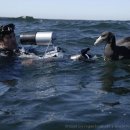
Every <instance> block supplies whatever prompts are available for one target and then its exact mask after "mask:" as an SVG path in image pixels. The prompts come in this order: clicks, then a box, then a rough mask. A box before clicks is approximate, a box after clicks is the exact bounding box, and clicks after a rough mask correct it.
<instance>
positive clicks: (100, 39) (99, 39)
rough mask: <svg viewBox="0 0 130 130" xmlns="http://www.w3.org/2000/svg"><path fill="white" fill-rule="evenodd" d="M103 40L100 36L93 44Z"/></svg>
mask: <svg viewBox="0 0 130 130" xmlns="http://www.w3.org/2000/svg"><path fill="white" fill-rule="evenodd" d="M102 41H103V39H102V37H101V36H100V37H99V38H98V39H97V40H96V41H95V43H94V45H97V44H98V43H101V42H102Z"/></svg>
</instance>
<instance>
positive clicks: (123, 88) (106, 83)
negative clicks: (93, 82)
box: [101, 61, 130, 94]
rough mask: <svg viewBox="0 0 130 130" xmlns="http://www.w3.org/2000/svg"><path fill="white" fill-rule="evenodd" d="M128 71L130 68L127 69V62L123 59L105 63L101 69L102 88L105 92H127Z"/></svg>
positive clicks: (128, 89) (129, 90) (129, 77)
mask: <svg viewBox="0 0 130 130" xmlns="http://www.w3.org/2000/svg"><path fill="white" fill-rule="evenodd" d="M129 73H130V69H128V63H126V62H125V61H124V62H121V61H117V62H109V63H106V64H105V65H104V68H103V69H102V76H101V81H102V90H104V91H107V92H114V93H116V94H127V93H129V92H130V88H129V86H128V82H130V80H129V79H130V76H129Z"/></svg>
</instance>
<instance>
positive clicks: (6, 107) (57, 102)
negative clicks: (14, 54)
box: [0, 18, 130, 130]
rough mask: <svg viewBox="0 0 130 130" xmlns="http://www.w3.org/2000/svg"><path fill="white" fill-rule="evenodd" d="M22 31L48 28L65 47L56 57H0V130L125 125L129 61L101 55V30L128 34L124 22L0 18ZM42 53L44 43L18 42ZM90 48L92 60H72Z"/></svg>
mask: <svg viewBox="0 0 130 130" xmlns="http://www.w3.org/2000/svg"><path fill="white" fill-rule="evenodd" d="M8 23H14V24H15V26H16V29H15V32H16V37H17V42H18V43H19V44H20V42H19V35H20V34H21V33H23V32H38V31H53V32H54V33H55V37H56V40H55V42H54V44H55V45H56V46H60V47H61V48H63V49H64V50H65V56H64V59H63V60H62V61H53V62H44V61H41V60H40V61H38V60H37V61H33V62H32V63H28V64H23V61H22V59H19V58H12V59H10V58H5V59H1V60H0V130H86V129H88V130H105V129H107V130H130V60H124V61H110V62H105V61H104V60H103V50H104V46H105V44H103V43H102V44H100V45H98V46H94V45H93V44H94V41H95V40H96V38H97V37H98V36H99V35H100V34H101V33H102V32H103V31H111V32H113V33H114V34H115V36H116V39H120V38H123V37H126V36H130V21H80V20H79V21H78V20H76V21H75V20H69V21H67V20H44V19H43V20H42V19H36V20H35V19H34V20H32V19H8V18H1V19H0V25H3V24H8ZM24 47H30V48H33V49H35V50H36V51H37V52H39V53H40V54H44V51H45V49H46V47H45V46H34V45H33V46H31V45H24ZM86 47H90V49H91V50H90V53H91V54H92V55H97V57H98V59H97V60H96V61H95V62H85V61H72V60H70V59H69V57H70V56H71V55H75V54H79V53H80V50H81V49H83V48H86Z"/></svg>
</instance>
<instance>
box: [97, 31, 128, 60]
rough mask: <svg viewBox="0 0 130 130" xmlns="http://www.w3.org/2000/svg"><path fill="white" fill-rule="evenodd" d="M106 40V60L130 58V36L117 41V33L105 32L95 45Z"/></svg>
mask: <svg viewBox="0 0 130 130" xmlns="http://www.w3.org/2000/svg"><path fill="white" fill-rule="evenodd" d="M101 42H106V46H105V49H104V60H120V59H130V37H126V38H124V39H121V40H119V41H117V42H116V38H115V35H114V34H113V33H111V32H103V33H102V34H101V36H99V38H98V39H97V40H96V41H95V43H94V45H97V44H98V43H101Z"/></svg>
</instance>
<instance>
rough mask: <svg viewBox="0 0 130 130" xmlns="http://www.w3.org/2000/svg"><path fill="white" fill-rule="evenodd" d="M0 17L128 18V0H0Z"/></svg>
mask: <svg viewBox="0 0 130 130" xmlns="http://www.w3.org/2000/svg"><path fill="white" fill-rule="evenodd" d="M0 1H1V4H0V5H1V7H0V17H19V16H33V17H35V18H43V19H77V20H130V0H0Z"/></svg>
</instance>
